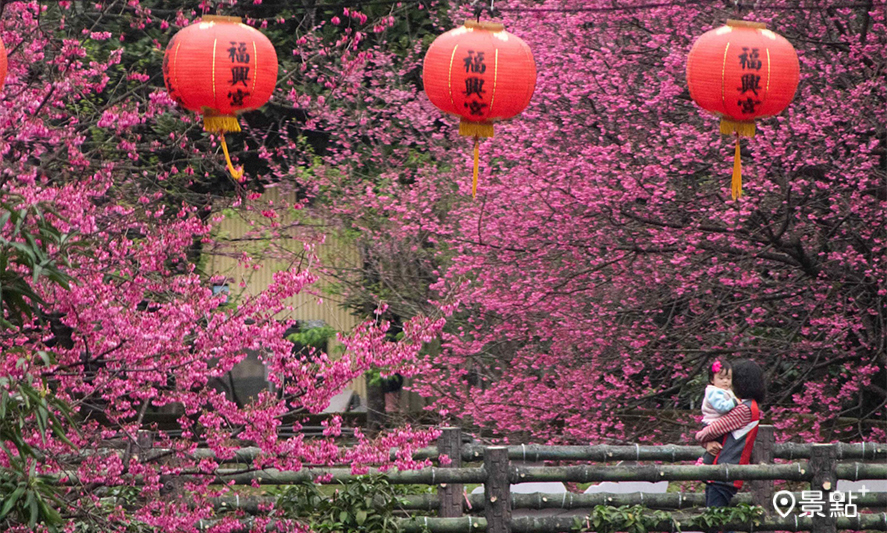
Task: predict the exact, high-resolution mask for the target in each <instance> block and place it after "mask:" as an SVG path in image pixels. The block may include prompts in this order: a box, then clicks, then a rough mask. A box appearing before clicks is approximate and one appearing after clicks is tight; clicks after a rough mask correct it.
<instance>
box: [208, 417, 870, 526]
mask: <svg viewBox="0 0 887 533" xmlns="http://www.w3.org/2000/svg"><path fill="white" fill-rule="evenodd" d="M254 453H255V451H254V450H250V449H243V450H241V451H240V452H239V453H238V456H237V458H236V459H237V460H239V461H248V460H249V459H250V458H251V457H252V456H253V455H254ZM701 453H702V448H701V447H699V446H677V445H664V446H640V445H634V446H539V445H521V446H508V447H503V446H490V447H484V446H476V445H468V444H466V445H463V443H462V434H461V430H459V429H458V428H444V429H443V432H442V435H441V437H440V439H439V440H438V445H437V447H434V448H428V449H423V450H420V451H419V452H418V453H416V454H415V457H416V458H437V457H438V456H439V455H442V454H446V455H447V456H448V457H450V459H451V461H452V462H451V463H450V464H449V465H447V466H438V467H429V468H425V469H422V470H415V471H402V472H389V473H387V474H385V475H386V478H387V479H388V481H389V482H390V483H392V484H426V485H433V486H437V488H438V491H437V494H424V495H416V496H409V497H406V498H404V509H406V510H409V511H412V512H417V513H421V512H423V511H424V512H426V513H427V512H429V511H435V510H436V511H437V516H423V515H413V516H410V517H408V518H402V519H400V520H399V526H400V529H401V531H403V532H404V533H422V532H430V533H480V532H487V533H555V532H561V531H567V532H568V531H571V530H572V529H573V528H574V525H575V523H576V517H577V516H578V517H579V520H580V521H582V520H587V519H588V517H587V514H586V515H584V514H582V512H581V511H580V510H583V511H584V512H585V513H588V512H590V511H591V509H592V508H594V506H597V505H607V506H620V505H637V504H642V505H644V506H645V507H647V508H649V509H668V510H673V511H676V513H674V514H673V515H672V518H670V519H668V520H663V521H662V522H661V523H658V524H655V525H653V526H652V527H648V528H647V529H648V530H650V531H669V532H673V531H676V530H677V527H676V522H681V521H683V522H684V523H689V520H690V519H691V518H692V517H693V516H696V515H698V513H699V511H700V508H701V507H703V506H704V495H703V494H702V493H687V494H684V493H680V492H675V493H662V494H649V493H648V494H642V493H634V494H608V493H597V494H572V493H563V494H544V493H535V494H514V493H512V491H511V485H512V484H517V483H527V482H545V481H561V482H579V483H588V482H601V481H617V482H618V481H652V482H658V481H701V480H720V481H734V480H746V481H748V482H749V483H747V487H748V488H749V489H750V490H749V491H748V492H747V493H745V492H743V493H740V494H738V495H737V496H736V497H735V498H734V500H733V501H734V503H750V504H754V505H759V506H761V507H762V508H763V509H764V511H765V516H764V517H763V518H761V519H760V520H759V521H758V522H759V523H757V524H753V523H730V524H725V525H722V526H721V527H722V528H724V529H729V530H738V531H777V530H779V531H812V532H814V533H832V532H835V531H837V530H839V529H840V530H857V531H858V530H873V531H887V512H885V509H887V492H868V493H866V494H860V495H857V497H856V499H855V500H854V502H853V503H855V504H856V505H857V507H858V509H859V510H860V511H862V512H860V513H859V514H858V515H857V516H855V517H838V516H824V517H804V516H801V515H800V509H795V511H794V514H787V515H786V516H781V515H779V514H777V513H776V512H774V509H773V506H772V502H773V496H774V488H773V486H774V481H778V480H782V481H792V482H802V483H803V484H804V485H806V484H807V483H809V487H810V490H813V491H821V493H822V500H824V501H825V502H829V496H830V495H831V494H832V493H833V492H835V491H836V488H837V482H838V480H849V481H858V480H887V444H879V443H874V444H873V443H861V444H777V443H776V442H775V441H774V437H773V428H772V427H770V426H761V427H760V428H759V431H758V437H757V442H756V445H755V456H754V458H753V462H754V463H756V464H752V465H741V466H740V465H718V466H696V465H686V464H684V465H674V464H665V463H675V462H681V461H695V460H696V459H698V458H699V457H700V455H701ZM777 459H779V460H783V461H791V462H789V463H782V464H775V463H774V461H775V460H777ZM480 461H482V462H483V465H482V466H475V467H465V468H463V467H462V463H463V462H466V463H468V462H480ZM543 461H557V462H560V461H563V462H585V463H613V462H618V461H629V462H646V461H650V462H654V463H656V464H630V465H622V464H617V465H608V464H579V465H572V466H543V467H539V466H526V465H523V464H521V463H523V462H531V463H532V462H543ZM217 475H218V478H217V482H218V483H230V482H231V481H233V482H234V483H235V484H250V483H253V482H254V481H258V482H259V483H261V484H263V485H287V484H293V483H301V482H310V481H313V480H315V479H317V478H318V477H319V476H321V475H325V476H326V479H325V481H324V482H325V483H338V482H347V481H350V480H354V479H355V476H352V475H351V474H350V471H348V470H346V469H335V468H334V469H304V470H301V471H299V472H282V471H276V470H261V471H252V472H243V471H242V470H241V471H236V470H234V469H229V470H227V471H226V470H220V471H218V473H217ZM465 484H483V485H484V493H483V494H471V495H468V494H466V493H465V492H464V490H463V487H464V485H465ZM800 496H802V493H793V497H795V499H796V501H799V500H800ZM260 503H262V502H257V501H250V500H249V499H244V500H242V501H241V500H240V499H238V500H237V505H236V507H237V508H239V509H242V510H246V511H247V512H249V510H250V509H252V508H254V509H256V510H258V509H259V508H260V505H259V504H260ZM219 504H220V505H221V506H222V507H223V508H229V509H230V508H232V507H234V502H233V501H231V499H230V498H227V499H224V501H220V502H219ZM513 509H563V510H575V511H576V513H578V514H574V515H573V516H544V517H539V516H530V517H527V516H523V517H512V510H513ZM691 509H695V510H696V514H695V515H694V514H692V513H688V512H687V510H691Z"/></svg>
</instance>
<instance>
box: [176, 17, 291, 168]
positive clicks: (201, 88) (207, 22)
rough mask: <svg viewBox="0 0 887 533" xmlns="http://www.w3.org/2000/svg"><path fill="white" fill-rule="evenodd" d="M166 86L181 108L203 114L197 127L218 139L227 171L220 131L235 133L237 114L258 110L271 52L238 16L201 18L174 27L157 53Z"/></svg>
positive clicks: (271, 66)
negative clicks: (160, 53) (175, 30)
mask: <svg viewBox="0 0 887 533" xmlns="http://www.w3.org/2000/svg"><path fill="white" fill-rule="evenodd" d="M163 80H164V82H165V83H166V90H167V91H169V95H170V96H171V97H172V98H173V99H175V101H176V102H178V103H179V105H181V106H182V107H184V108H185V109H189V110H191V111H196V112H197V113H200V114H202V115H203V128H204V129H205V130H206V131H209V132H217V133H219V134H220V135H221V137H222V150H223V151H224V152H225V160H226V161H227V163H228V170H230V171H231V174H232V175H233V176H234V177H235V179H239V178H240V177H241V176H242V175H243V170H242V169H238V170H235V169H234V166H233V165H232V164H231V158H230V156H229V155H228V146H227V145H226V144H225V132H228V131H240V123H239V122H238V121H237V115H238V114H239V113H242V112H244V111H250V110H252V109H258V108H259V107H262V106H263V105H264V104H265V102H267V101H268V99H269V98H271V93H272V92H273V91H274V86H275V85H276V84H277V53H276V52H275V51H274V46H273V45H272V44H271V41H269V40H268V38H267V37H265V36H264V35H263V34H262V33H261V32H260V31H259V30H257V29H255V28H253V27H250V26H247V25H246V24H242V23H241V22H240V18H239V17H219V16H204V17H203V19H202V20H201V21H200V22H199V23H197V24H192V25H191V26H188V27H187V28H184V29H182V30H181V31H179V32H178V33H177V34H175V36H174V37H173V38H172V40H171V41H170V42H169V45H168V46H167V47H166V53H165V54H164V56H163Z"/></svg>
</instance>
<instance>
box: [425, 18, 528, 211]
mask: <svg viewBox="0 0 887 533" xmlns="http://www.w3.org/2000/svg"><path fill="white" fill-rule="evenodd" d="M422 81H423V82H424V85H425V93H426V94H427V95H428V99H429V100H431V103H432V104H434V105H435V106H437V107H438V108H439V109H440V110H441V111H443V112H445V113H449V114H451V115H456V116H458V117H460V118H461V119H462V120H461V122H460V124H459V134H460V135H466V136H471V137H474V175H473V179H472V186H471V194H472V196H474V195H475V194H476V192H477V165H478V145H479V140H480V138H481V137H492V136H493V124H494V123H495V122H498V121H501V120H507V119H510V118H512V117H514V116H515V115H517V114H519V113H520V112H521V111H523V110H524V109H525V108H526V107H527V104H529V103H530V98H531V97H532V96H533V90H534V89H535V88H536V63H535V62H534V61H533V54H532V52H530V47H529V46H527V43H525V42H524V41H522V40H521V39H520V38H518V37H517V36H515V35H513V34H511V33H508V32H507V31H505V26H503V25H502V24H496V23H490V22H475V21H473V20H469V21H466V22H465V24H463V25H462V26H460V27H458V28H455V29H453V30H450V31H448V32H446V33H444V34H443V35H440V36H439V37H438V38H437V39H435V40H434V42H432V43H431V47H429V48H428V52H427V53H426V54H425V62H424V65H423V68H422Z"/></svg>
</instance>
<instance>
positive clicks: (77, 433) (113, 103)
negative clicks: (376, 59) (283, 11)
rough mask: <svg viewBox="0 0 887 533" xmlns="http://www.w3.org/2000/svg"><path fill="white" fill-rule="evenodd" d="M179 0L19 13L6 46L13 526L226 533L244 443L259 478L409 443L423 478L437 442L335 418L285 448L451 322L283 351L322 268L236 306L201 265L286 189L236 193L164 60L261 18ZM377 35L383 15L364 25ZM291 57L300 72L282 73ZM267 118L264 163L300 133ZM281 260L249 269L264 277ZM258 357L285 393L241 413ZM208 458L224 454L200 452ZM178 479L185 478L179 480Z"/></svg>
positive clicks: (384, 459)
mask: <svg viewBox="0 0 887 533" xmlns="http://www.w3.org/2000/svg"><path fill="white" fill-rule="evenodd" d="M163 4H164V3H163V2H156V3H154V2H146V3H142V4H140V3H139V2H137V1H131V2H113V1H112V2H102V3H96V4H89V3H80V2H36V1H23V2H4V3H3V7H2V9H3V18H2V22H0V36H2V39H3V41H4V43H5V44H6V47H7V49H8V50H9V56H8V57H9V75H8V77H7V79H6V86H5V88H4V91H3V94H2V97H0V130H2V139H0V154H2V162H0V173H2V213H0V214H2V217H0V220H2V225H0V227H2V241H0V258H2V264H0V267H2V274H0V281H2V301H3V316H2V347H3V357H2V358H0V365H2V372H0V375H2V376H4V377H3V378H2V380H0V389H2V390H0V395H2V402H0V403H2V405H0V409H2V411H3V419H4V423H3V425H2V427H0V437H2V438H0V441H2V442H0V444H3V446H2V447H0V449H2V452H3V453H0V500H2V501H3V502H4V505H3V510H2V516H0V524H2V527H3V529H4V530H9V531H30V530H34V529H35V528H39V527H43V528H46V529H47V530H50V531H58V530H74V529H76V530H77V531H117V530H120V531H124V530H125V531H141V530H151V531H154V530H156V529H163V530H167V531H196V530H197V529H198V528H200V527H201V526H200V524H199V523H198V519H201V518H203V519H208V520H210V522H208V523H209V524H210V526H211V527H210V530H215V531H229V530H231V528H232V527H235V526H238V525H239V524H240V522H239V517H237V516H235V515H234V514H229V515H226V514H225V513H216V512H215V511H214V510H213V506H212V502H211V501H210V498H211V497H213V496H217V495H221V494H224V493H225V492H227V491H229V490H230V488H228V487H226V486H225V485H213V483H215V482H216V481H217V480H216V474H217V473H218V472H219V469H220V467H221V461H223V460H225V459H230V458H231V457H233V454H234V451H235V449H236V448H239V447H241V446H243V445H245V444H252V445H255V446H258V447H259V449H260V450H261V451H260V454H259V456H258V458H256V459H255V461H254V462H253V463H252V464H250V465H249V466H248V467H247V468H246V471H249V470H254V469H260V468H273V467H277V468H283V469H288V470H298V469H300V468H301V466H302V464H305V463H310V464H331V463H345V464H351V465H352V466H353V467H354V468H355V469H361V468H363V465H365V464H366V463H368V462H376V463H378V462H381V463H384V464H391V463H390V462H389V460H388V450H389V449H390V447H392V446H398V447H400V448H401V449H402V453H401V454H400V455H399V456H398V459H397V461H395V462H394V463H393V464H396V465H397V466H400V467H402V468H410V467H414V466H416V463H414V462H413V461H412V460H411V458H410V450H411V449H413V448H415V447H419V446H424V445H426V444H427V443H428V442H429V441H430V439H432V438H433V437H434V436H435V432H434V431H431V430H412V429H410V428H402V429H400V430H398V431H394V432H392V433H391V434H389V435H386V436H383V437H382V438H380V439H379V440H372V439H369V438H367V437H364V436H363V435H361V434H360V432H359V431H358V432H357V433H356V441H355V445H354V446H353V447H349V448H348V449H347V450H346V449H343V448H340V447H339V446H337V445H336V443H335V442H334V438H335V437H336V436H338V435H339V433H340V431H341V421H339V420H337V419H334V420H332V421H331V422H330V423H328V424H327V427H326V430H325V432H324V434H325V438H322V439H318V440H305V439H304V438H303V437H302V436H296V437H289V438H282V437H279V436H278V429H280V428H281V426H282V425H284V424H286V425H287V426H291V427H293V428H294V429H295V430H296V431H298V429H299V428H300V422H299V420H300V417H299V415H300V414H307V413H316V412H319V411H320V410H322V409H323V408H324V407H326V405H327V404H328V402H329V399H330V398H331V397H332V396H333V395H334V394H336V393H338V392H340V391H341V390H342V389H343V388H344V387H345V386H346V385H347V384H348V383H349V382H350V381H351V380H353V379H354V378H356V377H359V376H361V375H362V374H363V373H364V372H366V371H367V370H368V369H371V368H376V367H383V368H388V367H390V366H393V365H396V364H400V363H401V361H404V360H414V359H415V358H416V355H417V353H418V351H419V349H420V348H421V346H422V345H423V343H424V342H427V341H429V340H431V339H433V338H435V337H436V336H437V335H438V334H439V331H440V328H441V327H442V324H443V323H442V320H440V319H439V318H420V317H417V318H416V319H415V320H412V321H410V322H409V323H407V324H406V325H405V335H404V336H403V338H402V339H401V340H400V341H399V342H390V341H389V340H388V339H387V338H386V335H385V333H386V330H387V327H388V326H387V325H386V323H385V321H383V320H381V319H379V318H378V317H375V316H371V317H370V320H368V321H367V322H366V323H365V324H363V325H361V326H360V327H358V328H357V329H356V330H355V331H353V332H345V333H346V334H345V336H344V337H343V338H342V342H343V344H344V345H345V347H346V351H345V353H344V354H343V355H342V356H341V357H340V358H338V359H336V360H332V359H331V358H329V357H328V356H326V355H325V354H322V353H309V354H299V355H295V354H293V353H292V344H291V343H290V342H289V341H287V340H285V339H284V332H285V331H286V329H287V327H288V326H289V324H288V322H287V321H286V320H285V318H282V317H285V316H286V312H287V310H288V305H289V304H288V303H287V298H289V297H291V296H293V295H295V294H297V293H299V292H301V291H305V290H310V286H311V284H312V283H314V282H315V281H316V279H317V275H316V273H315V272H313V271H312V270H310V269H308V268H305V267H298V266H297V267H294V268H292V269H290V270H284V271H281V272H277V273H276V274H275V275H274V282H273V284H272V285H271V286H270V287H269V288H268V289H267V290H265V291H263V292H262V293H260V294H259V295H257V296H254V297H246V296H244V297H241V298H239V299H238V300H237V302H236V304H233V305H232V304H227V305H226V304H225V300H224V297H223V296H220V295H216V296H214V295H213V294H212V291H211V289H210V286H211V282H212V281H213V280H211V279H209V277H208V276H206V275H205V273H203V272H201V271H200V270H199V268H198V264H199V258H200V255H201V253H205V252H206V251H207V250H210V249H213V246H212V245H213V244H214V241H215V238H214V236H213V232H212V224H213V222H214V221H215V220H217V219H218V218H219V217H221V216H224V211H223V210H222V208H232V209H241V210H253V209H257V210H261V209H262V207H261V206H258V205H256V203H255V200H256V198H257V197H259V196H260V193H261V191H262V187H263V185H265V184H268V183H270V180H272V179H273V180H278V181H280V180H281V179H283V178H285V177H287V176H288V175H285V174H284V173H280V172H277V173H275V172H272V170H274V169H273V168H272V170H269V168H271V167H268V166H264V167H263V166H262V164H257V165H256V167H255V168H254V169H253V171H252V172H251V173H250V180H247V181H244V182H234V181H232V180H231V179H230V178H228V177H227V174H226V173H225V171H224V168H223V166H222V163H221V161H222V160H221V158H219V157H216V155H217V152H218V145H217V139H214V138H212V137H211V136H209V135H207V134H204V133H202V132H201V131H200V128H199V126H198V118H197V117H195V116H192V115H190V114H188V113H187V112H184V111H183V110H181V109H179V108H177V107H176V106H175V105H174V103H173V102H172V100H171V99H170V98H169V96H168V95H167V94H166V91H165V89H164V88H163V82H162V79H161V78H160V76H159V72H160V69H159V64H160V60H161V57H162V51H163V46H164V44H165V41H167V40H168V38H169V36H170V33H171V32H172V30H174V29H176V28H178V27H183V26H185V25H187V24H189V23H190V22H191V21H192V20H194V19H196V18H197V17H199V15H200V14H202V13H204V12H207V10H208V9H212V10H215V8H218V9H219V10H221V11H223V12H224V11H226V10H227V13H226V14H228V13H239V14H243V15H246V16H249V15H250V14H253V15H254V16H256V17H257V18H258V17H259V16H260V15H261V14H262V9H261V8H259V7H255V8H252V11H250V8H249V7H247V8H244V10H241V11H238V10H237V8H236V7H235V6H233V5H231V4H224V5H219V6H209V5H208V4H202V5H201V4H197V3H194V5H193V6H190V7H189V8H183V9H182V10H181V11H178V10H176V11H169V10H166V9H163V8H162V6H163ZM155 9H156V11H155ZM266 11H267V9H266ZM312 16H316V15H311V14H310V13H306V12H305V10H302V11H301V12H300V14H299V16H297V15H296V14H293V13H289V14H288V16H287V17H286V18H285V19H280V22H279V24H280V25H281V26H282V27H283V29H285V28H286V27H288V25H298V24H300V22H301V21H305V20H307V19H308V18H310V17H312ZM269 20H271V21H274V20H276V19H274V18H270V19H269ZM384 20H385V21H387V20H388V17H387V16H386V17H385V19H384ZM250 22H252V23H253V24H256V25H258V26H267V24H268V20H260V19H256V20H251V21H250ZM361 23H368V24H382V23H383V21H381V19H380V20H375V19H374V20H373V21H370V22H367V19H366V16H365V15H363V19H362V21H361ZM283 29H281V30H279V31H278V32H277V33H276V34H274V35H275V38H281V37H280V36H281V34H282V31H283ZM323 31H324V29H323V27H322V25H321V24H319V23H318V24H315V25H312V26H309V27H308V28H307V29H306V30H304V33H305V34H306V35H307V36H310V37H311V39H314V41H312V42H313V43H314V44H310V45H306V48H305V50H306V53H308V52H311V53H312V54H318V55H319V54H320V53H321V52H322V51H323V50H324V47H325V46H327V41H329V40H333V41H334V39H336V38H338V34H339V33H342V32H339V31H336V32H333V33H334V34H335V35H325V34H324V33H323ZM315 36H316V37H315ZM353 39H354V40H355V41H357V40H358V39H357V38H356V37H353ZM309 40H310V39H308V38H307V37H306V38H305V41H306V42H308V41H309ZM290 46H291V48H290V50H287V51H288V52H290V51H291V50H292V49H293V48H292V45H290ZM296 49H298V48H296ZM336 53H337V54H339V53H340V52H338V51H337V52H336ZM344 55H347V54H344ZM293 63H294V61H293V60H292V59H288V60H287V61H285V62H284V69H285V70H286V69H288V68H292V65H293ZM284 75H286V73H285V74H284ZM284 80H286V77H284ZM283 84H284V85H285V84H286V82H285V81H284V82H283ZM281 98H285V95H284V96H282V97H281ZM283 101H286V100H283ZM272 108H273V106H272ZM257 115H258V116H256V117H252V116H250V117H246V118H245V122H246V128H245V129H246V134H245V138H247V139H252V138H257V139H260V140H261V142H260V143H255V144H253V145H252V148H257V147H259V146H260V145H261V146H260V150H259V154H260V155H264V154H271V153H272V150H274V149H275V146H274V142H275V141H279V140H280V138H281V130H278V129H277V128H278V127H280V128H283V131H285V129H286V127H287V123H288V121H289V120H290V117H287V116H286V114H278V115H274V114H273V112H272V113H270V114H269V115H268V116H263V115H262V114H261V113H259V114H257ZM275 120H276V121H277V122H276V123H274V122H273V121H275ZM252 121H256V122H255V123H252ZM251 123H252V124H251ZM297 140H298V139H297V138H296V136H294V137H293V138H292V139H289V138H287V139H285V145H287V146H288V145H289V143H292V144H293V145H295V144H296V142H297ZM250 142H251V141H250V140H247V141H246V142H245V143H244V144H243V145H237V148H238V153H240V154H241V155H243V154H249V153H252V152H251V151H250V152H247V151H242V150H243V149H249V148H250V145H249V143H250ZM244 157H247V156H244ZM256 159H257V160H258V161H260V162H261V161H265V160H264V159H262V158H261V157H256ZM304 159H305V157H304V156H302V159H301V160H297V159H291V160H290V162H289V164H290V166H293V165H298V164H299V163H300V161H302V160H304ZM267 161H268V164H269V165H271V164H274V163H275V160H273V159H272V158H271V157H267ZM262 180H264V181H262ZM303 207H304V202H297V203H296V204H295V205H292V204H291V205H287V206H284V209H287V210H293V209H296V210H298V209H301V208H303ZM266 218H267V220H268V221H269V226H268V228H267V229H268V230H269V231H273V232H276V234H277V235H279V234H281V233H282V232H284V231H285V232H286V233H287V234H288V235H290V236H292V235H294V234H295V235H297V236H298V235H300V234H303V233H304V238H303V239H304V241H305V246H304V247H300V248H299V251H298V252H296V254H297V255H296V256H295V258H296V259H298V258H300V257H302V258H303V259H305V260H304V261H295V260H294V261H292V263H293V264H295V265H308V264H311V262H312V261H311V260H313V258H314V251H313V248H312V243H314V242H315V237H313V236H312V235H309V232H308V231H307V230H306V231H304V232H302V231H300V230H299V227H298V223H295V222H294V223H292V224H290V226H289V227H286V228H282V227H280V226H279V225H277V226H275V225H274V220H276V219H277V216H276V215H275V213H274V212H273V210H271V211H268V216H267V217H266ZM265 259H267V258H266V257H261V256H258V257H249V256H246V255H244V256H243V257H242V258H241V260H242V261H243V262H246V263H249V264H250V265H252V266H254V267H255V268H260V267H261V266H262V263H263V261H264V260H265ZM249 352H255V353H258V354H259V357H260V359H261V360H262V362H263V363H264V364H265V365H266V367H267V368H268V371H269V379H270V381H271V382H272V383H273V385H274V386H275V389H276V391H275V392H273V393H272V392H271V391H268V392H264V393H262V394H260V395H259V398H258V399H257V400H256V401H255V402H253V403H251V404H249V405H246V406H241V405H238V404H237V403H236V402H235V401H233V399H232V398H230V397H229V396H227V395H226V394H224V392H223V391H221V390H219V387H218V382H219V379H220V378H221V377H222V376H224V375H225V374H226V373H227V372H228V371H230V370H231V368H232V367H233V366H234V365H236V364H237V363H238V362H239V361H241V360H242V359H243V358H244V357H246V355H247V353H249ZM163 409H167V410H168V411H170V412H173V413H177V415H176V420H175V424H176V426H177V427H178V428H180V430H177V431H170V430H168V429H166V430H165V429H163V428H160V427H155V426H152V424H150V423H149V420H150V419H151V418H152V417H151V415H152V414H156V413H157V412H158V411H159V410H163ZM7 415H9V416H10V418H9V419H7ZM142 430H151V431H152V432H153V434H154V442H153V447H154V448H162V449H168V450H170V451H169V452H167V453H166V454H157V453H153V452H152V451H151V450H149V449H145V448H144V442H143V441H142V439H141V438H140V432H141V431H142ZM198 446H201V447H206V448H208V449H209V450H210V452H211V455H210V458H207V457H201V458H198V457H195V456H194V451H195V449H196V448H197V447H198ZM176 476H185V478H186V479H188V480H189V481H188V482H187V483H185V484H184V485H182V484H178V483H176V482H175V481H174V478H175V477H176ZM186 494H187V496H188V497H187V498H184V497H183V496H184V495H186ZM272 518H273V519H277V518H280V517H269V518H268V519H267V520H265V521H262V520H259V521H257V522H256V523H255V524H253V526H252V527H253V528H255V530H257V531H264V530H265V529H264V527H265V525H266V523H267V522H268V521H270V520H271V519H272ZM281 525H282V526H285V527H295V526H292V525H287V523H286V522H283V523H282V524H281Z"/></svg>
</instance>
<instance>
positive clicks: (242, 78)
mask: <svg viewBox="0 0 887 533" xmlns="http://www.w3.org/2000/svg"><path fill="white" fill-rule="evenodd" d="M230 43H231V47H230V48H228V57H229V58H230V59H231V79H230V80H228V85H230V91H229V92H228V100H229V101H230V103H231V105H232V106H242V105H243V100H244V98H246V97H247V96H249V95H250V93H249V92H247V91H245V90H244V88H249V81H250V77H249V59H250V57H249V52H248V51H247V48H246V43H245V42H238V41H230ZM238 84H242V85H243V87H238Z"/></svg>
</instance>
